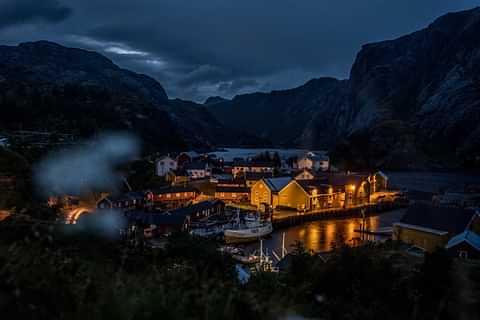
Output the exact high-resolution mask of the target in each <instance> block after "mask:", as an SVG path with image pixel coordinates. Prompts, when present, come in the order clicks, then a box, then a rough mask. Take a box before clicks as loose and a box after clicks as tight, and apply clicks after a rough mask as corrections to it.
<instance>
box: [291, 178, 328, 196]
mask: <svg viewBox="0 0 480 320" xmlns="http://www.w3.org/2000/svg"><path fill="white" fill-rule="evenodd" d="M295 181H297V183H298V184H299V185H300V186H301V187H302V188H303V190H305V191H306V192H307V193H309V194H311V193H312V192H313V190H317V194H326V193H328V191H329V190H330V188H331V187H332V186H331V185H329V184H326V183H325V180H295Z"/></svg>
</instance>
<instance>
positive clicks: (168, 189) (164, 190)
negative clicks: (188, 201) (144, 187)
mask: <svg viewBox="0 0 480 320" xmlns="http://www.w3.org/2000/svg"><path fill="white" fill-rule="evenodd" d="M196 191H197V189H195V188H192V187H182V186H171V187H164V188H160V189H155V190H152V193H153V194H166V193H176V192H196Z"/></svg>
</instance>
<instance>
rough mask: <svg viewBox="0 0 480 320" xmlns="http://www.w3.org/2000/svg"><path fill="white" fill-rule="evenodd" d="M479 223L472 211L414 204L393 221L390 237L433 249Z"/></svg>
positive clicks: (442, 246)
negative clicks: (397, 220)
mask: <svg viewBox="0 0 480 320" xmlns="http://www.w3.org/2000/svg"><path fill="white" fill-rule="evenodd" d="M479 222H480V219H478V214H476V213H475V211H473V210H467V209H462V208H456V207H439V206H432V205H430V204H423V203H417V204H415V205H412V206H410V207H409V208H408V210H407V213H406V214H405V215H404V216H403V218H402V219H401V220H400V222H397V223H394V225H393V239H394V240H399V241H402V242H405V243H407V244H410V245H414V246H417V247H419V248H421V249H423V250H425V251H427V252H432V251H434V250H435V249H436V248H444V247H445V246H446V244H447V243H448V241H449V240H450V239H451V238H452V237H454V236H456V235H458V234H460V233H462V232H464V231H465V230H467V229H469V228H474V227H475V226H476V225H478V223H479Z"/></svg>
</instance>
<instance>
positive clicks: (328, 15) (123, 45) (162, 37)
mask: <svg viewBox="0 0 480 320" xmlns="http://www.w3.org/2000/svg"><path fill="white" fill-rule="evenodd" d="M0 1H1V0H0ZM23 2H25V1H22V3H23ZM27 2H30V1H27ZM38 2H42V3H43V1H38ZM45 2H46V3H50V4H52V3H56V4H57V7H60V8H61V7H63V6H61V5H60V4H59V2H58V1H45ZM35 3H37V2H35ZM65 3H66V2H65ZM68 4H69V5H70V6H71V7H72V9H73V11H74V12H75V15H72V16H71V17H70V18H69V19H68V20H66V21H64V22H62V23H60V24H58V25H55V26H52V27H50V28H44V29H42V30H36V29H35V30H32V29H25V28H18V30H15V31H12V28H9V31H8V32H4V34H2V33H0V38H3V39H7V41H9V42H11V43H14V42H19V41H25V40H36V39H39V38H40V39H45V38H46V39H49V40H53V41H58V42H61V43H63V44H65V45H72V46H77V47H84V48H87V49H92V50H98V51H99V52H101V53H103V54H106V55H107V56H109V57H110V58H111V59H112V60H114V61H115V62H116V63H117V64H119V65H121V66H123V67H126V68H130V69H133V70H136V71H139V72H143V73H147V74H149V75H151V76H153V77H155V78H157V79H158V80H159V81H160V82H161V83H162V85H164V86H165V88H166V90H167V92H168V94H169V95H170V96H171V97H181V98H185V99H194V100H196V101H202V100H204V99H205V98H206V97H207V96H208V95H223V96H227V97H232V96H233V95H235V94H237V93H243V92H246V91H254V90H272V89H283V88H289V87H292V86H297V85H300V84H302V83H304V82H306V81H307V80H308V79H310V78H312V77H319V76H336V77H340V78H345V77H348V74H349V70H350V66H351V65H352V63H353V60H354V58H355V55H356V53H357V52H358V50H359V49H360V47H361V45H362V44H365V43H368V42H373V41H380V40H384V39H392V38H395V37H398V36H401V35H403V34H406V33H409V32H412V31H415V30H418V29H420V28H422V27H425V26H427V25H428V24H429V23H430V22H432V21H433V20H434V19H435V18H436V17H438V16H440V15H442V14H445V13H447V12H450V11H457V10H461V9H466V8H471V7H473V6H475V5H478V4H480V0H456V1H451V0H422V1H418V0H403V1H385V0H369V1H358V0H328V1H327V0H325V1H318V0H302V1H298V0H282V1H278V0H262V1H258V0H243V1H236V0H208V1H192V0H157V1H148V0H137V1H135V2H132V1H131V0H97V1H95V2H93V1H86V0H69V2H68ZM49 7H52V6H51V5H50V6H49ZM42 8H43V7H42ZM13 16H18V15H15V14H12V17H13ZM44 16H45V14H44ZM34 17H38V13H37V15H36V16H34ZM11 19H13V18H11ZM42 19H43V20H46V18H42ZM17 20H18V19H17ZM31 20H40V18H34V19H31ZM245 79H248V80H245ZM251 79H253V81H252V80H251ZM246 81H247V82H248V81H251V82H250V83H245V82H246Z"/></svg>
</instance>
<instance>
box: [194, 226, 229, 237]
mask: <svg viewBox="0 0 480 320" xmlns="http://www.w3.org/2000/svg"><path fill="white" fill-rule="evenodd" d="M190 234H191V235H193V236H197V237H203V238H214V237H217V236H221V235H222V234H223V228H222V227H221V226H213V227H204V228H195V229H192V230H191V231H190Z"/></svg>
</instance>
